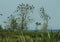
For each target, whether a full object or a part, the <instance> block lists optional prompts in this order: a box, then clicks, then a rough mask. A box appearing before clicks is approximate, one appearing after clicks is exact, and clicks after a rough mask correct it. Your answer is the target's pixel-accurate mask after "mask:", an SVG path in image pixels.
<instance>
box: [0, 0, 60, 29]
mask: <svg viewBox="0 0 60 42" xmlns="http://www.w3.org/2000/svg"><path fill="white" fill-rule="evenodd" d="M21 3H24V4H26V3H28V4H33V5H34V6H35V10H37V11H36V12H35V11H34V16H32V17H33V18H35V20H36V21H40V20H39V15H37V14H39V8H40V7H42V6H43V7H44V8H45V10H46V13H47V14H48V15H49V16H50V17H51V19H50V20H49V28H53V29H60V0H0V14H3V16H0V24H2V25H4V23H3V21H5V20H6V19H7V16H9V15H10V14H13V12H14V11H15V10H16V7H17V6H18V4H21ZM33 25H34V24H32V25H31V27H33V28H35V25H34V26H33Z"/></svg>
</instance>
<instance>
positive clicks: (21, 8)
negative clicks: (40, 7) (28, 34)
mask: <svg viewBox="0 0 60 42" xmlns="http://www.w3.org/2000/svg"><path fill="white" fill-rule="evenodd" d="M33 9H34V6H33V5H31V6H30V5H29V4H23V3H22V4H19V5H18V6H17V10H16V12H18V13H19V15H20V21H21V22H20V25H21V27H20V28H21V30H23V29H27V28H28V26H27V25H28V22H29V21H31V20H32V19H30V18H29V17H30V13H31V12H33Z"/></svg>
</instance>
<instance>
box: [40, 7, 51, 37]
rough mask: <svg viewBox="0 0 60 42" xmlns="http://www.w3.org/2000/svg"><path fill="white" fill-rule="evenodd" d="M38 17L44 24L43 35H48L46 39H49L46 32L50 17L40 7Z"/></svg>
mask: <svg viewBox="0 0 60 42" xmlns="http://www.w3.org/2000/svg"><path fill="white" fill-rule="evenodd" d="M40 12H41V13H40V16H41V18H42V19H43V21H44V23H43V29H44V32H45V34H46V33H48V37H49V38H50V34H49V32H48V21H49V19H50V17H49V16H48V14H47V13H46V12H45V9H44V8H43V7H42V8H40Z"/></svg>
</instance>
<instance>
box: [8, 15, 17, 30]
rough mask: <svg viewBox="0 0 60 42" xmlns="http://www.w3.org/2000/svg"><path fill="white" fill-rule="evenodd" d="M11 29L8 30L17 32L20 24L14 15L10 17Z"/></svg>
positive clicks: (9, 24)
mask: <svg viewBox="0 0 60 42" xmlns="http://www.w3.org/2000/svg"><path fill="white" fill-rule="evenodd" d="M7 26H8V27H9V28H7V29H8V30H12V31H17V29H18V23H17V20H16V18H15V17H14V16H13V15H10V17H8V25H7Z"/></svg>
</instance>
